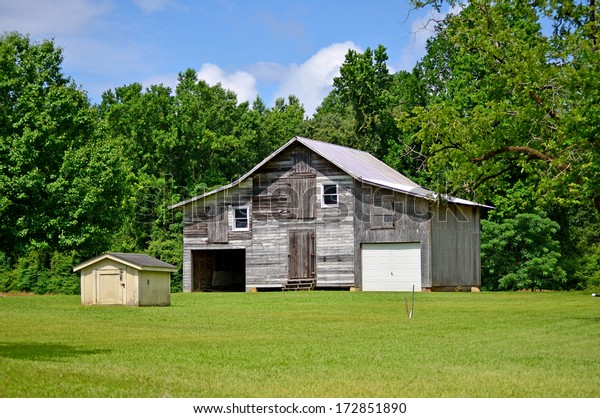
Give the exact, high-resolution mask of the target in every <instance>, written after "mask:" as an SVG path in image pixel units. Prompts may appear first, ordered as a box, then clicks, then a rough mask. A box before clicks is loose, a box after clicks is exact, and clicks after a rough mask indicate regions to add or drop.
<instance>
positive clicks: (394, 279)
mask: <svg viewBox="0 0 600 418" xmlns="http://www.w3.org/2000/svg"><path fill="white" fill-rule="evenodd" d="M362 282H363V286H362V288H363V290H375V291H382V290H388V291H389V290H391V291H411V290H412V289H413V285H414V286H415V291H420V290H421V244H420V243H418V242H404V243H393V244H363V245H362Z"/></svg>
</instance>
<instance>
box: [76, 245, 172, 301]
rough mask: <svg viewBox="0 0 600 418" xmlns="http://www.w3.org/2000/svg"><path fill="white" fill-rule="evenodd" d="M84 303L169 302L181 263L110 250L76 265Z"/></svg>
mask: <svg viewBox="0 0 600 418" xmlns="http://www.w3.org/2000/svg"><path fill="white" fill-rule="evenodd" d="M73 271H74V272H77V271H80V272H81V303H82V304H83V305H131V306H167V305H170V304H171V273H173V272H176V271H177V267H175V266H173V265H171V264H168V263H165V262H163V261H160V260H158V259H156V258H154V257H150V256H149V255H146V254H129V253H106V254H103V255H101V256H98V257H95V258H92V259H90V260H87V261H85V262H83V263H81V264H79V265H77V266H75V267H73Z"/></svg>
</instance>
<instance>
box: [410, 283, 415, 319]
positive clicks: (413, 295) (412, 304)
mask: <svg viewBox="0 0 600 418" xmlns="http://www.w3.org/2000/svg"><path fill="white" fill-rule="evenodd" d="M414 310H415V285H414V284H413V290H412V303H411V305H410V316H409V318H412V317H413V312H414Z"/></svg>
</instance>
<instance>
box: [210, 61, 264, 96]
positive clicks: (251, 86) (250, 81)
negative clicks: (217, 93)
mask: <svg viewBox="0 0 600 418" xmlns="http://www.w3.org/2000/svg"><path fill="white" fill-rule="evenodd" d="M198 79H200V80H204V81H206V82H207V83H208V84H210V85H215V84H217V83H221V86H222V87H223V88H225V89H227V90H233V91H234V92H235V93H236V94H237V97H238V102H239V103H241V102H246V101H248V102H250V103H252V102H253V101H254V99H256V96H257V95H258V90H257V89H256V78H254V76H253V75H252V74H250V73H247V72H245V71H235V72H233V73H230V74H227V73H226V72H225V71H223V70H222V69H221V67H219V66H218V65H215V64H211V63H206V64H202V67H201V68H200V71H198Z"/></svg>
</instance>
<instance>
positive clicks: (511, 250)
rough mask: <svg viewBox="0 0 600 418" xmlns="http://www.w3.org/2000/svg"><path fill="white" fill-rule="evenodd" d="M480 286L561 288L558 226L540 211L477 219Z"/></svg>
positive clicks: (561, 274) (497, 288)
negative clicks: (480, 262) (506, 216)
mask: <svg viewBox="0 0 600 418" xmlns="http://www.w3.org/2000/svg"><path fill="white" fill-rule="evenodd" d="M481 226H482V231H481V242H482V244H481V255H482V279H483V287H484V288H485V289H487V290H521V289H531V290H535V289H562V288H563V287H564V285H565V284H566V282H567V275H566V273H565V271H564V270H563V269H562V268H561V267H560V265H559V261H560V252H559V249H560V245H559V242H558V241H557V240H556V239H555V238H554V236H555V234H556V232H557V231H558V229H559V226H558V224H557V223H556V222H554V221H552V220H550V219H548V218H546V217H544V216H543V215H541V214H534V213H520V214H518V215H516V216H515V217H511V218H507V219H503V220H500V221H496V222H495V221H488V220H482V221H481Z"/></svg>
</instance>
